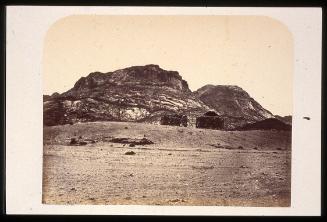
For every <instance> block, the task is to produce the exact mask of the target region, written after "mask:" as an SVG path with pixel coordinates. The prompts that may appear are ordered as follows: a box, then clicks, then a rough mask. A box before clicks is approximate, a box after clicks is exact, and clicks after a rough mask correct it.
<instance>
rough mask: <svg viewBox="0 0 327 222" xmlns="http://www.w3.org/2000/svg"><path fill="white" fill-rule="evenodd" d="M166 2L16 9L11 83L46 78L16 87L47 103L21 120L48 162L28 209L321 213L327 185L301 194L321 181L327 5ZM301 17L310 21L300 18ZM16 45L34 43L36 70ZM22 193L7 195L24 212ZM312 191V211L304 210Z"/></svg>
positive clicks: (40, 159) (40, 161)
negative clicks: (17, 60) (325, 16)
mask: <svg viewBox="0 0 327 222" xmlns="http://www.w3.org/2000/svg"><path fill="white" fill-rule="evenodd" d="M40 8H42V11H41V10H40ZM44 9H45V10H44ZM163 9H164V8H155V7H153V8H133V7H118V8H114V7H50V6H49V7H31V8H26V7H8V8H7V11H8V26H7V29H8V34H7V40H8V43H7V47H8V49H9V51H8V52H7V56H8V60H7V62H8V63H9V64H8V69H7V76H8V77H9V74H10V75H11V77H9V78H8V81H13V80H14V79H15V78H19V76H20V75H25V77H24V78H25V79H29V82H30V83H31V84H34V86H36V87H34V88H33V89H31V88H25V92H26V93H27V92H28V93H29V94H31V97H29V98H28V100H29V101H27V100H25V101H22V100H21V97H22V96H23V94H15V93H13V92H14V91H11V86H8V88H9V91H8V93H7V97H8V96H10V97H11V98H13V101H11V102H10V103H12V106H10V105H9V107H8V108H10V107H14V105H17V104H20V103H22V104H23V105H22V106H21V107H29V106H28V104H29V105H31V104H35V106H34V107H33V109H34V111H35V112H34V113H38V115H35V114H34V115H29V118H32V119H35V120H36V121H35V124H34V126H33V128H34V130H31V131H29V132H27V131H26V129H27V128H25V131H24V130H23V129H21V132H24V133H25V134H26V133H27V134H28V133H29V135H30V136H31V137H29V140H30V143H29V144H30V145H33V147H32V146H31V147H30V146H29V145H28V144H25V146H27V147H28V148H26V149H27V150H28V152H27V151H25V152H27V154H26V155H27V156H33V155H35V156H34V157H35V158H36V157H37V161H34V164H31V163H26V162H25V164H26V165H27V164H28V166H30V167H31V168H32V169H34V171H33V172H32V170H31V169H30V171H29V170H27V172H26V174H27V175H30V176H32V174H33V175H36V176H35V177H34V178H35V180H34V182H28V181H25V183H26V184H28V185H29V186H26V187H28V188H30V190H31V194H32V193H34V196H33V197H32V199H31V201H30V202H31V204H30V206H31V208H23V209H26V210H22V209H20V211H23V212H25V213H29V212H30V213H36V212H37V213H49V212H51V213H56V212H58V213H59V212H60V211H61V212H62V210H64V212H65V213H67V214H84V213H87V212H85V211H83V210H85V209H88V210H89V211H88V213H90V214H103V213H104V214H107V213H105V212H106V210H109V209H110V210H111V211H110V212H111V213H110V214H133V213H132V212H134V214H135V212H136V211H137V212H138V213H137V214H159V215H164V214H172V215H175V214H187V215H203V214H204V215H230V214H231V213H232V215H256V214H260V215H262V213H264V214H265V215H301V213H304V214H309V215H310V214H315V213H317V212H320V208H319V207H320V202H319V201H320V194H319V192H320V191H319V190H320V189H316V191H315V192H316V193H315V194H313V195H312V196H310V197H309V196H308V195H306V194H303V193H302V190H304V189H305V187H306V186H307V185H308V184H315V185H314V186H315V187H316V188H319V187H320V184H319V183H317V181H318V182H319V181H320V168H319V167H320V140H319V141H318V139H319V138H320V136H319V135H315V140H312V141H308V140H307V139H305V138H303V136H302V135H303V134H305V133H308V132H310V135H312V134H313V133H314V132H320V112H319V111H320V104H319V103H316V101H314V100H312V99H311V100H310V98H317V96H320V93H318V95H317V92H320V90H321V89H320V88H319V87H318V88H317V86H320V78H321V70H320V64H321V53H320V47H321V42H320V41H318V40H319V39H320V40H321V35H320V34H321V11H319V9H306V8H304V9H287V8H281V9H276V8H258V9H255V8H225V9H224V8H171V10H168V11H164V10H163ZM289 10H297V11H298V13H297V14H296V15H295V14H291V15H290V16H287V15H288V13H289ZM46 11H48V12H49V15H48V18H46V19H45V20H44V21H39V22H37V23H40V24H34V28H33V29H34V30H32V31H33V32H32V33H29V34H27V35H25V38H23V37H22V36H21V37H17V35H18V34H19V33H21V34H23V33H25V32H27V30H24V28H23V26H22V24H17V22H18V17H19V16H18V14H16V13H18V12H20V14H19V15H20V18H22V17H23V18H26V21H27V22H32V21H34V22H35V21H36V20H35V19H36V18H40V17H42V16H43V14H44V13H45V12H46ZM50 11H51V12H50ZM317 11H318V12H319V13H316V12H317ZM32 12H33V14H32ZM301 16H306V17H308V19H307V20H306V21H307V22H306V24H298V23H297V22H296V19H297V18H298V17H301ZM319 18H320V20H319ZM29 19H30V20H29ZM310 19H311V20H310ZM25 28H26V27H25ZM30 31H31V30H30ZM36 33H38V34H36ZM36 37H37V38H36ZM21 38H23V39H21ZM310 38H311V40H312V39H315V40H316V41H314V42H312V41H310V42H309V41H305V39H307V40H310ZM14 42H16V43H20V44H18V45H20V46H23V45H24V44H27V43H32V42H34V45H35V46H36V49H35V51H34V53H35V54H34V55H33V58H35V59H34V60H33V61H32V63H33V64H35V65H36V66H35V67H34V70H33V68H30V69H26V70H25V73H24V74H23V73H19V72H18V71H19V69H24V63H23V62H22V64H23V65H22V66H19V67H14V66H13V60H12V59H13V58H14V56H12V57H11V56H10V55H14V54H11V53H14V52H16V51H15V50H17V49H18V47H17V46H18V45H17V44H16V46H13V45H11V44H13V43H14ZM309 49H310V50H311V52H312V53H311V54H310V55H308V53H306V52H307V51H306V50H309ZM24 50H25V51H26V52H24V53H26V54H28V53H29V52H31V51H32V49H31V48H27V49H24ZM16 53H17V52H16ZM16 55H17V54H16ZM23 60H26V61H30V58H26V57H22V61H23ZM11 65H12V66H11ZM11 67H13V68H11ZM35 71H36V72H35ZM33 72H34V73H33ZM308 72H310V73H311V76H310V77H308V76H307V75H306V74H307V73H308ZM12 73H13V74H12ZM33 78H34V81H31V80H32V79H33ZM308 79H309V80H308ZM27 81H28V80H27ZM303 81H305V82H303ZM303 96H304V97H305V98H307V100H305V101H304V100H303V98H304V97H303ZM302 107H306V108H305V109H303V108H302ZM308 107H310V109H308ZM33 109H32V110H33ZM32 110H31V109H29V108H27V109H26V112H27V113H28V112H32ZM11 116H12V117H14V113H13V114H12V115H11ZM22 121H23V122H24V120H22ZM14 123H16V124H18V122H17V121H16V122H14ZM12 127H13V128H14V127H17V126H14V124H13V125H12ZM18 133H19V132H18ZM32 135H35V136H34V137H32ZM9 136H10V135H9ZM307 138H308V137H307ZM312 138H313V137H312ZM303 140H305V141H303ZM21 142H23V141H15V142H11V143H12V145H13V146H12V147H17V148H15V149H16V150H14V151H15V152H13V153H11V154H10V155H8V158H11V159H10V160H9V162H8V164H9V166H8V165H7V169H8V171H7V176H9V174H10V175H13V176H14V178H19V172H18V171H17V170H18V169H17V166H15V165H14V162H12V161H13V160H14V159H17V160H18V159H19V158H24V157H23V156H21V153H19V150H20V148H19V146H18V145H19V143H21ZM307 144H311V148H310V149H311V151H312V153H313V154H312V155H311V156H306V155H307V153H308V151H307V150H306V148H305V146H306V145H307ZM14 145H15V146H14ZM7 146H8V144H7ZM10 149H11V147H8V150H10ZM313 151H314V152H313ZM14 154H15V155H14ZM27 156H25V158H26V157H27ZM317 161H318V162H317ZM10 166H11V167H10ZM306 166H311V168H310V169H307V168H306V170H304V171H303V168H304V167H306ZM309 172H310V175H308V173H309ZM8 173H9V174H8ZM31 178H32V177H31ZM300 178H302V179H300ZM13 182H14V181H13V179H9V180H8V181H7V186H8V184H11V183H13ZM32 184H33V185H32ZM21 185H22V184H19V185H18V184H17V185H16V188H18V187H19V186H21ZM14 190H15V187H13V188H10V189H8V190H7V193H8V192H9V195H7V198H11V199H10V200H7V201H8V202H7V205H8V206H9V209H12V211H11V212H17V211H16V209H17V208H16V207H17V203H16V199H17V198H15V197H13V196H12V192H13V191H14ZM30 196H31V195H30ZM303 198H306V199H307V200H308V205H310V206H311V207H310V206H309V207H308V206H306V211H302V212H301V210H300V209H301V208H302V207H303V206H302V205H299V201H300V200H301V199H302V201H303ZM8 203H9V204H8ZM240 207H241V208H240ZM257 207H260V209H263V210H261V211H259V210H258V208H257ZM31 209H32V210H31ZM160 209H161V210H160ZM237 209H238V210H237Z"/></svg>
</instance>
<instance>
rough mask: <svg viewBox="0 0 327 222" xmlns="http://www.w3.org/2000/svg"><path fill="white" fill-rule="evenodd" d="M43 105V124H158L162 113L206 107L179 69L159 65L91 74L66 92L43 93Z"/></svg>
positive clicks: (194, 111)
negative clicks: (138, 122) (107, 122)
mask: <svg viewBox="0 0 327 222" xmlns="http://www.w3.org/2000/svg"><path fill="white" fill-rule="evenodd" d="M43 105H44V124H45V125H59V124H67V123H75V122H89V121H142V122H156V123H158V122H159V120H160V118H161V116H163V115H165V114H173V113H177V112H183V113H185V114H186V115H188V116H189V114H190V116H192V115H193V116H194V117H195V116H196V115H200V114H201V113H203V112H206V111H207V110H209V108H208V107H207V106H206V105H205V104H203V102H201V101H200V100H199V99H198V98H197V97H196V96H195V95H194V94H193V93H192V92H191V90H190V89H189V88H188V84H187V82H186V81H185V80H183V79H182V77H181V76H180V75H179V73H178V72H176V71H166V70H163V69H161V68H160V67H159V66H158V65H146V66H133V67H129V68H126V69H120V70H117V71H114V72H108V73H100V72H93V73H90V74H89V75H88V76H87V77H82V78H80V79H79V80H78V81H77V82H76V83H75V85H74V87H73V88H72V89H70V90H68V91H67V92H64V93H62V94H59V95H58V94H56V95H54V96H45V97H44V103H43ZM193 119H194V118H193ZM190 121H192V118H191V119H190ZM191 124H192V123H191Z"/></svg>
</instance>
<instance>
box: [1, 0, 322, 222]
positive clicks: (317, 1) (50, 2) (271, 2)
mask: <svg viewBox="0 0 327 222" xmlns="http://www.w3.org/2000/svg"><path fill="white" fill-rule="evenodd" d="M326 3H327V1H324V0H311V1H310V0H295V1H292V0H284V1H283V0H229V1H228V0H220V1H214V0H213V1H210V0H202V1H200V0H198V1H194V0H192V1H174V0H167V1H151V0H143V1H136V0H134V1H133V0H111V1H106V0H93V1H92V0H88V1H86V0H84V1H83V0H46V1H42V0H29V1H26V0H25V1H24V0H16V1H15V0H13V1H8V0H4V2H2V4H1V7H0V21H1V22H0V27H1V33H0V46H1V50H0V58H1V59H0V74H1V75H0V77H1V78H0V83H1V85H0V89H1V90H0V91H1V97H0V105H1V108H2V109H1V111H2V115H1V118H0V126H1V129H3V131H2V133H1V134H0V162H1V164H0V175H1V177H0V178H1V183H0V188H1V190H0V207H1V219H0V221H7V220H15V221H16V220H17V221H20V220H25V219H31V220H32V221H35V220H36V221H37V220H39V219H40V221H44V220H45V219H46V220H49V221H70V220H71V219H78V220H81V219H82V220H86V221H89V220H90V219H91V220H94V219H96V220H103V219H105V220H107V219H112V220H119V221H128V220H133V221H135V220H136V221H138V220H140V221H146V220H150V221H152V220H155V221H157V220H166V219H167V220H171V219H178V220H180V219H183V220H192V219H195V220H203V219H205V220H216V219H218V218H219V219H222V220H226V219H228V220H230V219H232V220H233V219H235V220H238V219H240V220H242V221H252V220H254V219H255V220H259V221H260V220H264V221H266V220H267V219H268V220H280V219H285V220H287V221H288V220H300V221H303V220H307V219H308V220H309V221H313V220H315V221H316V220H319V221H320V220H322V221H323V220H324V218H325V217H326V211H325V210H326V209H325V207H326V204H325V201H326V200H325V184H326V183H325V178H326V164H325V160H326V151H325V149H326V137H327V134H326V128H325V126H326V125H325V123H326V112H327V110H326V88H325V86H326V85H327V84H326V64H325V61H326V42H325V40H326V5H327V4H326ZM10 5H30V6H171V7H319V8H322V13H323V14H322V49H321V50H322V67H321V68H322V77H321V78H322V100H321V104H322V109H321V126H322V127H321V145H322V146H321V216H320V217H319V216H318V217H298V216H296V217H295V216H288V217H281V216H273V217H271V216H268V217H260V216H255V217H254V216H246V217H245V216H232V217H226V216H218V217H212V216H206V217H203V216H192V217H191V216H115V215H112V216H77V215H74V216H72V215H69V216H68V215H57V216H54V215H52V216H50V215H38V216H36V215H20V216H18V215H6V196H5V191H6V190H5V188H6V186H5V181H6V175H5V173H6V167H5V162H6V37H5V36H6V6H10ZM308 192H310V191H309V190H308Z"/></svg>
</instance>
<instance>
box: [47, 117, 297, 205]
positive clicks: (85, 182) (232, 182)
mask: <svg viewBox="0 0 327 222" xmlns="http://www.w3.org/2000/svg"><path fill="white" fill-rule="evenodd" d="M78 137H81V138H82V139H83V140H88V139H90V140H94V142H95V143H88V144H87V145H85V146H70V145H69V142H70V139H71V138H78ZM143 137H145V138H147V139H149V140H151V141H153V142H154V144H150V145H136V146H135V147H130V146H129V145H128V144H121V143H112V142H109V140H110V139H112V138H131V139H140V138H143ZM128 151H133V152H135V155H125V153H126V152H128ZM43 169H44V170H43V203H46V204H142V205H144V204H147V205H205V206H208V205H224V206H230V205H233V206H290V198H291V190H290V189H291V187H290V186H291V181H290V180H291V172H290V170H291V133H290V132H282V131H279V132H278V131H242V132H238V131H233V132H227V131H218V130H204V129H195V128H183V127H173V126H158V125H150V124H142V123H126V122H121V123H118V122H94V123H80V124H75V125H65V126H54V127H45V128H44V162H43Z"/></svg>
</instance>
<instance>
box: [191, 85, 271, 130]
mask: <svg viewBox="0 0 327 222" xmlns="http://www.w3.org/2000/svg"><path fill="white" fill-rule="evenodd" d="M194 93H195V95H196V96H197V97H198V98H199V99H200V100H201V101H202V102H203V103H204V104H206V105H207V106H209V107H210V108H211V109H214V110H216V111H217V113H218V114H219V115H220V116H222V117H223V118H224V120H225V125H227V128H228V129H234V128H236V127H240V126H242V125H244V124H248V123H254V122H257V121H261V120H264V119H267V118H274V115H273V114H272V113H271V112H269V111H268V110H266V109H264V108H263V107H262V106H261V105H260V104H259V103H258V102H256V101H255V100H254V99H253V98H252V97H250V95H249V94H248V93H247V92H246V91H244V90H243V89H242V88H240V87H238V86H232V85H216V86H214V85H205V86H203V87H201V88H200V89H198V90H197V91H195V92H194Z"/></svg>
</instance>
